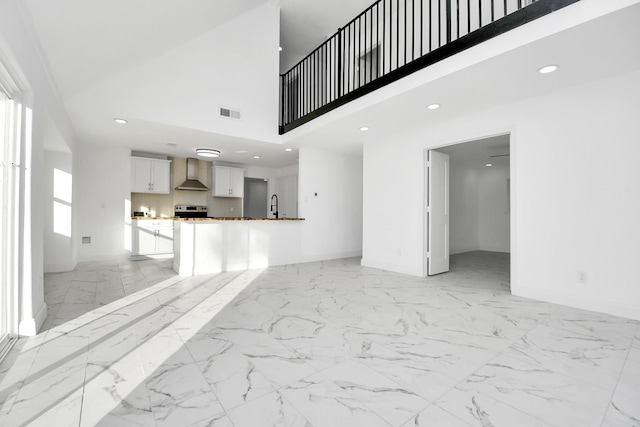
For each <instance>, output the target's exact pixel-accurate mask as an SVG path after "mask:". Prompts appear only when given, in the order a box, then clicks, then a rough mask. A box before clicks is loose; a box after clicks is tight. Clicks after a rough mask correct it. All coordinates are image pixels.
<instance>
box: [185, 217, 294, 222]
mask: <svg viewBox="0 0 640 427" xmlns="http://www.w3.org/2000/svg"><path fill="white" fill-rule="evenodd" d="M176 221H184V222H209V221H304V218H235V217H234V218H225V217H220V218H176Z"/></svg>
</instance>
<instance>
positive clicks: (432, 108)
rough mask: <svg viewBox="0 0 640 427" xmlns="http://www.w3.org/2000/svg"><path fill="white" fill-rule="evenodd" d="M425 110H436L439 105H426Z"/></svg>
mask: <svg viewBox="0 0 640 427" xmlns="http://www.w3.org/2000/svg"><path fill="white" fill-rule="evenodd" d="M427 108H428V109H429V110H437V109H438V108H440V104H429V105H427Z"/></svg>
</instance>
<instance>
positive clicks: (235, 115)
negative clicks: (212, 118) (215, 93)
mask: <svg viewBox="0 0 640 427" xmlns="http://www.w3.org/2000/svg"><path fill="white" fill-rule="evenodd" d="M220 115H221V116H222V117H227V118H229V119H240V111H236V110H232V109H230V108H225V107H220Z"/></svg>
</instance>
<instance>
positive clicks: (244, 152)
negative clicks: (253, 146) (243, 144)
mask: <svg viewBox="0 0 640 427" xmlns="http://www.w3.org/2000/svg"><path fill="white" fill-rule="evenodd" d="M246 153H248V151H247V150H238V151H236V154H246Z"/></svg>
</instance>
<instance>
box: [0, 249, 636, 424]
mask: <svg viewBox="0 0 640 427" xmlns="http://www.w3.org/2000/svg"><path fill="white" fill-rule="evenodd" d="M359 261H360V260H359V259H346V260H337V261H326V262H317V263H309V264H299V265H290V266H284V267H273V268H268V269H265V270H248V271H242V272H227V273H221V274H217V275H208V276H195V277H189V278H183V277H179V276H175V275H174V274H172V273H171V270H170V269H169V268H168V266H169V265H170V264H169V262H168V261H160V262H155V261H143V262H137V263H136V262H120V263H117V262H116V263H85V264H81V265H80V266H79V267H78V269H77V270H75V271H74V272H71V273H63V274H52V275H48V276H47V284H46V292H47V301H48V303H50V304H51V307H56V308H55V309H52V312H51V315H50V317H49V319H48V320H47V327H48V328H49V329H48V330H47V331H46V332H42V333H40V334H39V335H38V336H36V337H25V338H21V339H20V340H19V342H18V344H17V345H16V346H15V347H14V349H13V350H12V353H11V354H10V355H9V356H8V358H7V359H6V360H5V361H4V362H3V363H2V365H1V369H0V381H1V382H0V401H1V402H2V406H1V409H0V425H6V426H17V425H25V424H26V425H52V424H51V420H55V425H57V426H63V425H70V426H93V425H117V426H125V425H126V426H129V425H140V426H156V425H157V426H187V425H192V426H235V427H240V426H251V427H256V426H275V425H286V426H331V427H335V426H349V427H354V426H367V427H371V426H390V425H391V426H468V425H471V426H480V425H482V426H488V425H492V426H515V425H518V426H559V427H560V426H562V427H566V426H627V425H638V424H637V423H638V420H639V419H640V412H639V409H638V405H637V404H636V403H637V402H638V401H640V392H639V391H638V387H637V384H638V383H639V382H640V331H639V327H638V325H639V324H638V322H635V321H631V320H627V319H623V318H618V317H613V316H609V315H604V314H598V313H593V312H587V311H581V310H577V309H572V308H566V307H562V306H558V305H553V304H548V303H544V302H538V301H533V300H528V299H524V298H519V297H514V296H512V295H511V294H510V292H509V273H508V272H509V258H508V255H507V254H498V253H491V252H473V253H467V254H461V255H454V256H452V271H451V272H450V273H447V274H443V275H439V276H435V277H430V278H426V279H425V278H417V277H411V276H404V275H400V274H396V273H389V272H385V271H381V270H375V269H371V268H363V267H361V266H360V263H359ZM116 296H118V298H116ZM74 304H75V305H77V307H74ZM83 309H87V311H86V313H84V314H82V315H80V316H79V317H76V318H73V314H74V313H77V314H79V311H81V310H83ZM634 423H635V424H634Z"/></svg>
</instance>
